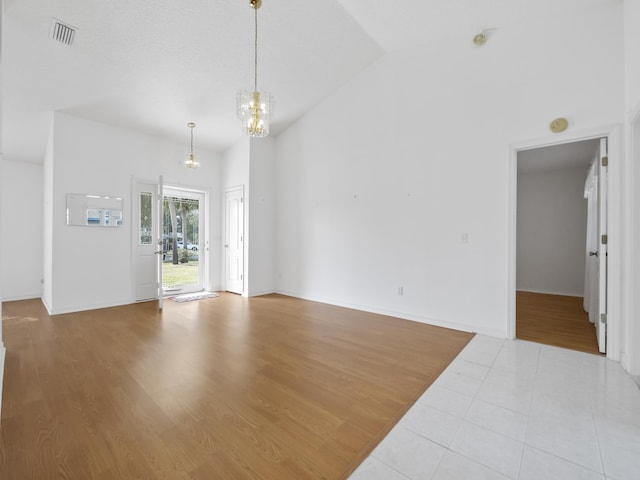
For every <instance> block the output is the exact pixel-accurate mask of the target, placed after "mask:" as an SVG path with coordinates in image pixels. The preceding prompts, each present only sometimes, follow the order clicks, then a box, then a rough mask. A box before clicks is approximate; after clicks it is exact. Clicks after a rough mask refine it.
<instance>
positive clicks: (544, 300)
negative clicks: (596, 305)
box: [516, 291, 599, 354]
mask: <svg viewBox="0 0 640 480" xmlns="http://www.w3.org/2000/svg"><path fill="white" fill-rule="evenodd" d="M582 302H583V299H582V297H569V296H564V295H547V294H543V293H532V292H521V291H519V292H516V338H519V339H520V340H529V341H532V342H537V343H544V344H545V345H554V346H556V347H563V348H570V349H572V350H578V351H580V352H587V353H596V354H598V353H599V351H598V341H597V338H596V329H595V327H594V325H593V323H591V322H590V321H589V315H588V314H587V313H586V312H585V311H584V308H583V306H582Z"/></svg>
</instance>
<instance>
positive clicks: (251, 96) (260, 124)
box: [236, 0, 274, 138]
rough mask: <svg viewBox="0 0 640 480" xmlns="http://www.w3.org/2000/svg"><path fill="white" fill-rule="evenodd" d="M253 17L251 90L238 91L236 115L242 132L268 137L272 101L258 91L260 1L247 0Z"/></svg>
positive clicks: (267, 95) (266, 93) (267, 94)
mask: <svg viewBox="0 0 640 480" xmlns="http://www.w3.org/2000/svg"><path fill="white" fill-rule="evenodd" d="M249 4H250V5H251V7H252V8H253V9H254V15H255V37H254V64H253V67H254V77H253V90H240V91H239V92H238V95H237V96H236V113H237V115H238V118H239V119H240V121H241V122H242V131H243V132H244V133H245V134H246V135H249V136H251V137H258V138H259V137H266V136H267V135H269V122H270V121H271V120H272V119H273V107H274V100H273V97H272V96H271V94H269V93H268V92H260V91H258V9H259V8H260V6H261V5H262V1H261V0H249Z"/></svg>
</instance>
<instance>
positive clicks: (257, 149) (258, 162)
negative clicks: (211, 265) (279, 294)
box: [246, 137, 276, 297]
mask: <svg viewBox="0 0 640 480" xmlns="http://www.w3.org/2000/svg"><path fill="white" fill-rule="evenodd" d="M250 157H251V158H250V180H249V186H250V201H249V203H248V205H249V211H248V224H249V230H248V236H247V239H248V244H247V246H246V247H247V249H248V252H249V255H248V258H249V265H248V267H249V275H248V277H247V278H248V292H247V293H248V296H250V297H252V296H255V295H263V294H265V293H272V292H273V291H274V290H275V279H276V276H275V271H274V269H275V231H276V227H275V225H276V218H275V186H274V181H275V174H274V167H275V140H274V139H273V138H271V137H266V138H254V139H251V152H250Z"/></svg>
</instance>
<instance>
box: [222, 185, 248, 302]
mask: <svg viewBox="0 0 640 480" xmlns="http://www.w3.org/2000/svg"><path fill="white" fill-rule="evenodd" d="M224 257H225V258H224V265H225V290H226V291H227V292H232V293H238V294H243V293H244V187H242V186H240V187H235V188H233V189H231V190H227V192H226V193H225V242H224Z"/></svg>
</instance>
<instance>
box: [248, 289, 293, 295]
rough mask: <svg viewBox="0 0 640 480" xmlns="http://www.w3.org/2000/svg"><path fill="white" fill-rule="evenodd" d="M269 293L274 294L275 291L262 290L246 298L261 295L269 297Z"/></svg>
mask: <svg viewBox="0 0 640 480" xmlns="http://www.w3.org/2000/svg"><path fill="white" fill-rule="evenodd" d="M270 293H275V291H274V290H262V291H260V292H251V293H249V295H247V296H248V297H260V296H261V295H269V294H270ZM289 296H290V295H289Z"/></svg>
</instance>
